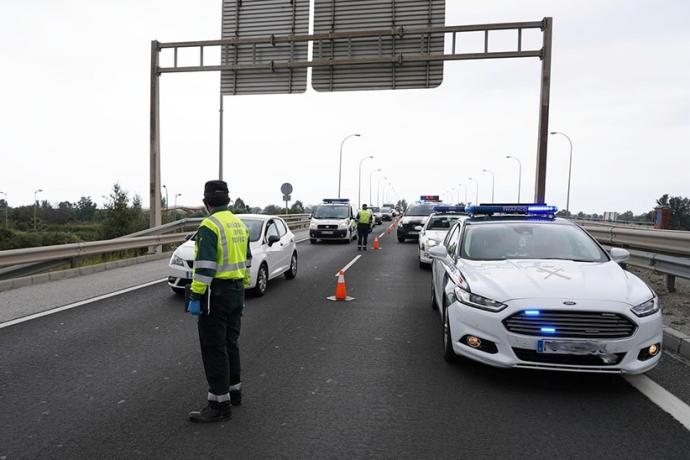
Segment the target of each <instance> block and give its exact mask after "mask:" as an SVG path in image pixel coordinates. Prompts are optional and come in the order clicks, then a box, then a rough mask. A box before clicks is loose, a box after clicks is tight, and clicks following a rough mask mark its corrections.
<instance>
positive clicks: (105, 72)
mask: <svg viewBox="0 0 690 460" xmlns="http://www.w3.org/2000/svg"><path fill="white" fill-rule="evenodd" d="M446 4H447V11H446V24H447V25H459V24H473V23H484V22H504V21H533V20H540V19H541V18H542V17H544V16H552V17H553V18H554V32H553V69H552V88H551V119H550V128H551V130H558V131H563V132H566V133H567V134H568V135H569V136H570V137H571V138H572V139H573V143H574V150H573V172H572V189H571V206H570V208H571V210H573V211H579V210H583V211H586V212H602V211H607V210H616V211H624V210H627V209H630V210H633V211H634V212H636V213H638V212H643V211H647V210H648V209H650V208H651V207H652V206H653V205H654V200H655V199H656V198H657V197H659V196H660V195H661V194H663V193H670V194H674V195H683V196H688V195H690V155H689V154H690V146H689V144H690V27H688V25H689V24H690V2H688V1H687V0H654V1H652V0H647V1H642V0H572V1H566V0H520V1H507V0H503V1H497V0H483V1H481V2H480V1H472V2H470V1H461V0H447V1H446ZM220 22H221V2H220V0H213V1H210V0H209V1H203V2H189V1H182V0H155V1H154V0H148V1H141V0H136V1H135V0H118V1H110V2H107V1H101V0H99V1H88V0H50V1H48V0H2V2H0V155H1V161H0V191H3V192H6V193H7V194H8V201H9V202H10V205H11V206H18V205H27V204H30V203H31V202H32V200H33V194H34V190H36V189H39V188H41V189H43V190H44V192H43V193H40V194H39V199H47V200H49V201H50V202H52V203H57V202H59V201H77V200H78V199H79V197H81V196H91V197H92V198H93V199H94V200H95V201H96V202H98V203H99V204H100V203H102V202H103V198H102V196H103V195H107V194H108V193H109V191H110V190H111V189H112V185H113V183H115V182H119V183H120V184H121V185H122V186H123V188H124V189H126V190H128V191H129V192H130V193H131V194H135V193H137V194H139V195H141V196H142V198H143V200H144V205H145V206H148V200H149V198H148V186H149V137H148V136H149V118H148V117H149V63H150V41H151V40H152V39H157V40H160V41H163V42H165V41H182V40H204V39H216V38H219V37H220ZM509 38H510V37H508V36H505V35H504V36H500V35H496V36H495V38H492V46H495V47H496V49H498V48H500V47H502V46H504V47H505V46H508V45H507V44H508V43H509V42H510V40H509ZM532 38H535V37H532ZM536 38H537V39H538V38H539V35H537V37H536ZM472 40H473V39H470V40H467V41H466V42H465V46H467V47H468V48H467V49H468V50H469V49H470V48H471V47H472V46H473V45H476V47H475V49H479V48H480V47H481V42H480V41H479V40H475V41H472ZM526 40H528V41H529V40H530V38H529V37H526ZM532 43H538V40H537V41H536V42H535V40H532ZM539 75H540V63H539V60H538V59H536V58H533V59H513V60H501V61H466V62H450V63H446V65H445V72H444V82H443V84H442V85H441V87H439V88H437V89H432V90H404V91H384V92H376V93H373V92H362V93H335V94H324V93H315V92H314V91H313V90H308V91H307V93H306V94H304V95H282V96H238V97H226V99H225V109H226V112H225V115H226V116H225V129H224V132H225V170H224V175H225V179H226V180H227V181H228V182H229V185H230V193H231V196H232V197H233V198H236V197H238V196H239V197H242V198H243V199H244V200H245V201H246V202H247V203H248V204H250V205H254V206H257V205H258V206H265V205H267V204H269V203H279V202H280V200H281V193H280V190H279V189H280V185H281V184H282V183H283V182H291V183H292V184H293V186H294V192H293V199H301V200H303V201H304V202H306V203H316V202H318V201H320V200H321V198H323V197H332V196H335V195H336V194H337V184H338V148H339V145H340V141H341V139H342V138H343V137H344V136H346V135H347V134H349V133H355V132H358V133H361V134H362V137H360V138H353V139H350V140H348V141H347V143H346V144H345V149H344V155H343V193H342V195H343V196H346V197H350V198H351V199H352V200H353V201H354V202H356V201H357V168H358V164H359V161H360V159H361V158H362V157H363V156H365V155H374V156H375V159H374V160H369V161H368V162H365V163H364V165H365V166H364V174H363V180H362V199H363V201H369V198H368V196H369V181H368V178H369V173H370V171H372V169H375V168H381V169H382V175H381V176H376V175H374V184H373V191H374V195H376V190H377V184H378V179H377V177H383V176H385V177H387V178H388V180H387V181H386V182H390V183H391V184H392V185H393V187H394V188H395V191H396V192H397V196H396V198H406V199H408V201H409V200H414V199H416V198H417V197H418V196H419V195H420V194H444V193H446V198H447V199H448V198H450V196H448V195H447V194H448V193H449V192H450V190H451V188H452V187H455V188H456V189H457V188H458V184H464V186H465V187H467V186H469V199H470V200H473V199H474V194H475V184H474V183H473V182H468V180H467V179H468V177H473V178H478V179H479V199H480V201H488V200H490V197H491V176H490V175H489V174H487V173H482V169H484V168H487V169H490V170H492V171H494V172H495V175H496V185H495V198H496V201H514V200H515V198H516V195H517V163H516V162H514V161H512V160H508V159H506V158H505V156H506V155H515V156H517V157H519V158H520V159H521V161H522V164H523V178H522V197H523V201H525V199H529V198H531V197H532V195H533V193H534V178H535V159H536V150H537V123H538V106H539ZM218 91H219V74H218V73H203V74H202V73H196V74H166V75H163V76H162V78H161V132H162V148H161V157H162V182H163V184H166V185H167V187H168V190H169V196H170V203H171V205H172V204H173V201H174V196H175V195H176V194H178V193H179V194H181V196H180V197H179V198H178V203H179V204H184V205H190V206H197V205H200V201H201V196H202V190H203V184H204V182H205V181H206V180H208V179H213V178H216V176H217V169H218V166H217V162H218ZM549 140H550V143H549V159H548V175H547V188H546V195H547V201H548V202H549V203H553V204H556V205H558V206H559V207H561V208H565V201H566V192H567V174H568V142H567V140H566V139H565V138H563V137H553V136H552V137H551V138H550V139H549ZM382 189H384V190H387V195H388V196H389V197H391V196H392V195H393V192H392V188H391V187H388V186H382ZM452 193H453V194H454V195H456V197H455V198H454V199H456V198H457V192H452ZM464 197H465V192H464V189H463V188H460V198H461V200H464ZM373 199H374V201H376V198H375V196H374V197H373Z"/></svg>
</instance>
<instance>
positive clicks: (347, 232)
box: [309, 198, 357, 244]
mask: <svg viewBox="0 0 690 460" xmlns="http://www.w3.org/2000/svg"><path fill="white" fill-rule="evenodd" d="M355 238H357V229H356V221H355V218H354V214H353V212H352V206H350V200H349V199H347V198H326V199H324V200H323V203H321V204H320V205H318V206H316V207H315V208H314V212H313V213H312V216H311V222H310V224H309V242H310V243H312V244H314V243H316V242H318V241H319V240H336V241H345V242H347V243H350V241H352V240H353V239H355Z"/></svg>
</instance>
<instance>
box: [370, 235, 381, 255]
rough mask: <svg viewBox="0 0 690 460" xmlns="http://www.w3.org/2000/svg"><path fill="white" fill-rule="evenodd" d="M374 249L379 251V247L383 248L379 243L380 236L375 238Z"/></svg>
mask: <svg viewBox="0 0 690 460" xmlns="http://www.w3.org/2000/svg"><path fill="white" fill-rule="evenodd" d="M372 249H373V250H375V251H378V250H379V249H381V245H380V244H379V237H378V236H377V237H376V238H374V245H373V246H372Z"/></svg>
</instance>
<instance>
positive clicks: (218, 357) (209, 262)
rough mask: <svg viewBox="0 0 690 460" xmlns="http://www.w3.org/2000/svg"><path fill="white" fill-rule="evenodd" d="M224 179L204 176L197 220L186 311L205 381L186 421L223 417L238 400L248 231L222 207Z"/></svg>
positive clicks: (248, 258) (225, 202) (224, 202)
mask: <svg viewBox="0 0 690 460" xmlns="http://www.w3.org/2000/svg"><path fill="white" fill-rule="evenodd" d="M229 203H230V198H229V196H228V185H227V184H226V183H225V182H223V181H220V180H213V181H209V182H206V185H205V187H204V205H205V206H206V209H207V211H208V213H209V217H207V218H206V219H204V220H203V221H202V222H201V225H200V226H199V230H198V232H197V236H196V245H195V255H194V275H193V278H192V285H191V293H190V296H189V300H188V301H187V311H188V312H190V313H191V314H193V315H198V318H199V319H198V329H199V342H200V344H201V357H202V360H203V363H204V371H205V373H206V380H207V381H208V405H207V406H206V407H204V408H203V409H201V410H199V411H193V412H190V413H189V420H191V421H192V422H218V421H222V420H226V419H229V418H230V416H231V413H230V405H231V404H232V405H233V406H238V405H240V404H241V403H242V381H241V379H240V350H239V347H238V343H237V342H238V339H239V337H240V326H241V317H242V310H243V308H244V288H245V287H246V286H248V285H249V269H248V268H249V266H250V263H251V251H250V250H249V231H248V230H247V227H246V226H245V225H244V223H243V222H242V221H241V220H240V219H238V218H237V217H236V216H235V215H234V214H233V213H232V212H230V210H229V209H228V204H229Z"/></svg>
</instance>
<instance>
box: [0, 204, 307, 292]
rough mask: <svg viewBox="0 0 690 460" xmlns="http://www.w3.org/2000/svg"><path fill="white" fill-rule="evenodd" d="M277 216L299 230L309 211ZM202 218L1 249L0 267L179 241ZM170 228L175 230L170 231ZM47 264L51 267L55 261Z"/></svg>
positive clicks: (0, 271) (1, 272)
mask: <svg viewBox="0 0 690 460" xmlns="http://www.w3.org/2000/svg"><path fill="white" fill-rule="evenodd" d="M277 217H281V218H282V219H284V220H285V222H286V223H287V224H288V227H289V228H290V230H302V229H304V228H306V227H309V220H310V219H309V217H310V216H309V214H288V215H281V216H277ZM201 220H202V219H201V218H187V219H181V220H178V221H175V222H170V223H168V224H165V225H161V226H159V227H155V228H150V229H146V230H142V231H140V232H137V233H133V234H131V235H126V236H122V237H119V238H115V239H112V240H103V241H88V242H83V243H70V244H60V245H55V246H41V247H35V248H25V249H10V250H6V251H0V267H7V266H18V265H20V264H21V265H22V266H21V267H18V268H17V269H16V270H17V272H18V273H21V274H20V275H19V276H25V275H26V274H27V273H29V271H28V270H27V266H26V265H25V264H31V263H38V264H43V263H47V264H49V265H50V263H51V262H54V261H60V260H65V261H69V260H71V259H74V258H78V257H84V256H94V255H100V254H107V253H111V252H117V251H125V250H129V249H139V248H146V247H157V246H161V245H164V244H171V243H180V242H182V241H185V239H186V238H187V236H188V235H189V232H191V231H194V230H196V228H197V227H198V226H199V223H200V222H201ZM173 231H174V232H176V233H169V232H173ZM50 266H53V267H54V264H52V265H50ZM12 272H13V268H12V267H10V268H4V269H0V275H2V277H3V278H5V279H7V278H12ZM34 273H37V271H34Z"/></svg>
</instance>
